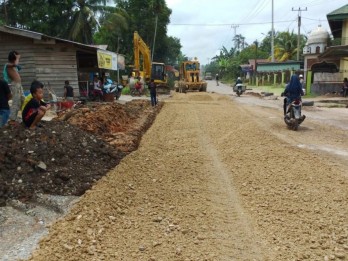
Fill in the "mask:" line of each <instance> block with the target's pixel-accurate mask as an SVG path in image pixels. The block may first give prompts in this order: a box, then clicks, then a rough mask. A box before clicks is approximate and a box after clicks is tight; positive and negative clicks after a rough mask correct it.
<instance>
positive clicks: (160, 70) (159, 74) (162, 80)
mask: <svg viewBox="0 0 348 261" xmlns="http://www.w3.org/2000/svg"><path fill="white" fill-rule="evenodd" d="M133 43H134V69H133V70H134V72H135V76H140V77H142V78H143V79H144V81H145V82H147V83H149V82H150V79H154V82H155V84H156V87H157V92H158V93H169V92H170V89H169V86H168V83H167V75H166V71H165V64H164V63H158V62H152V63H151V51H150V49H149V47H148V46H147V45H146V43H145V42H144V41H143V39H142V38H141V37H140V35H139V34H138V32H137V31H135V32H134V37H133ZM141 56H142V57H141ZM141 61H142V64H140V62H141Z"/></svg>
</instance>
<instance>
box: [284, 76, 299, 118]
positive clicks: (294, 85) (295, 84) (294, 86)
mask: <svg viewBox="0 0 348 261" xmlns="http://www.w3.org/2000/svg"><path fill="white" fill-rule="evenodd" d="M303 95H304V93H303V90H302V84H301V82H300V79H299V77H298V76H297V75H296V74H293V75H292V76H291V78H290V82H289V84H287V85H286V87H285V90H284V92H283V93H282V95H281V96H285V98H284V105H283V109H284V116H285V115H286V107H287V106H288V104H290V103H291V102H293V101H294V100H295V99H300V100H301V96H303ZM301 117H304V115H303V116H301Z"/></svg>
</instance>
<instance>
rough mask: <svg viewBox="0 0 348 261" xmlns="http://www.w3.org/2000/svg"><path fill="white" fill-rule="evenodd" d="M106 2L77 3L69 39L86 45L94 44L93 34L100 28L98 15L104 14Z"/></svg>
mask: <svg viewBox="0 0 348 261" xmlns="http://www.w3.org/2000/svg"><path fill="white" fill-rule="evenodd" d="M106 2H107V1H106V0H77V1H75V2H74V5H73V10H74V15H73V17H72V21H71V24H70V26H69V39H71V40H73V41H78V42H81V43H86V44H91V43H93V34H94V33H95V32H96V30H97V27H98V20H97V15H98V13H103V11H104V8H105V5H106ZM100 4H102V5H100Z"/></svg>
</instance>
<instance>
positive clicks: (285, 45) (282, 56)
mask: <svg viewBox="0 0 348 261" xmlns="http://www.w3.org/2000/svg"><path fill="white" fill-rule="evenodd" d="M275 40H276V43H275V48H274V57H275V59H276V60H278V61H280V62H284V61H287V60H291V59H294V58H295V57H296V54H297V35H296V34H294V32H293V31H292V32H291V33H290V32H289V31H287V32H281V33H279V34H278V37H277V38H276V39H275Z"/></svg>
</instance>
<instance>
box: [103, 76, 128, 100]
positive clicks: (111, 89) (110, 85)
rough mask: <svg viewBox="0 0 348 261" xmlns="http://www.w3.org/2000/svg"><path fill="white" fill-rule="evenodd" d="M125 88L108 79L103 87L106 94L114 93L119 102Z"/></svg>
mask: <svg viewBox="0 0 348 261" xmlns="http://www.w3.org/2000/svg"><path fill="white" fill-rule="evenodd" d="M122 89H123V86H122V85H121V84H117V83H116V84H115V83H114V82H113V81H112V80H110V79H107V80H106V83H105V84H104V87H103V92H104V93H113V94H114V95H115V97H116V100H118V99H119V98H120V97H121V93H122Z"/></svg>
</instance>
